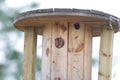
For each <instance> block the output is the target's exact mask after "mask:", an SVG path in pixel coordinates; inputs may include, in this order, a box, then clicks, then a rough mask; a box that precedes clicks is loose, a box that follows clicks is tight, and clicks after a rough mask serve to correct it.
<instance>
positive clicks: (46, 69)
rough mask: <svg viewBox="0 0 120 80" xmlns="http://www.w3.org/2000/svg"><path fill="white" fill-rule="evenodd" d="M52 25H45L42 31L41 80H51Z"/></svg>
mask: <svg viewBox="0 0 120 80" xmlns="http://www.w3.org/2000/svg"><path fill="white" fill-rule="evenodd" d="M51 26H52V25H51V24H46V25H45V27H44V29H43V48H42V49H43V50H42V71H41V74H42V75H41V80H51V57H52V56H51V54H52V53H51V47H52V36H51V33H52V32H51V31H52V27H51Z"/></svg>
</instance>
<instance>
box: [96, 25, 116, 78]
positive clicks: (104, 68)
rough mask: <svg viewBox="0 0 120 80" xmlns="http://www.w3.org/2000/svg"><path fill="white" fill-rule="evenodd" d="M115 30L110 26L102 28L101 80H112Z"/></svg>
mask: <svg viewBox="0 0 120 80" xmlns="http://www.w3.org/2000/svg"><path fill="white" fill-rule="evenodd" d="M113 38H114V30H110V29H109V27H108V26H104V27H103V28H102V33H101V41H100V54H99V77H98V78H99V79H98V80H111V68H112V53H113Z"/></svg>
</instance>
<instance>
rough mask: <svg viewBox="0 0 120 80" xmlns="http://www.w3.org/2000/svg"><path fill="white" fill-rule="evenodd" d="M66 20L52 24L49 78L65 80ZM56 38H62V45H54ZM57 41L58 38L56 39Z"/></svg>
mask: <svg viewBox="0 0 120 80" xmlns="http://www.w3.org/2000/svg"><path fill="white" fill-rule="evenodd" d="M67 36H68V27H67V22H56V23H53V26H52V65H51V80H67V40H68V39H67ZM58 38H62V39H63V40H64V46H63V47H60V48H58V47H56V46H55V44H57V43H55V41H56V39H58ZM58 43H59V40H58Z"/></svg>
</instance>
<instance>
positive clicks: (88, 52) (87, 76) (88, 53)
mask: <svg viewBox="0 0 120 80" xmlns="http://www.w3.org/2000/svg"><path fill="white" fill-rule="evenodd" d="M91 71H92V29H91V27H89V26H85V48H84V80H91V76H92V75H91Z"/></svg>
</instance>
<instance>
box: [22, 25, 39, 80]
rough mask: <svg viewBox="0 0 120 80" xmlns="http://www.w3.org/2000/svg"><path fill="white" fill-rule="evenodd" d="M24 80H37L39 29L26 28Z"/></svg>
mask: <svg viewBox="0 0 120 80" xmlns="http://www.w3.org/2000/svg"><path fill="white" fill-rule="evenodd" d="M24 44H25V45H24V66H23V80H35V67H36V44H37V29H36V28H33V27H27V28H25V43H24Z"/></svg>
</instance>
